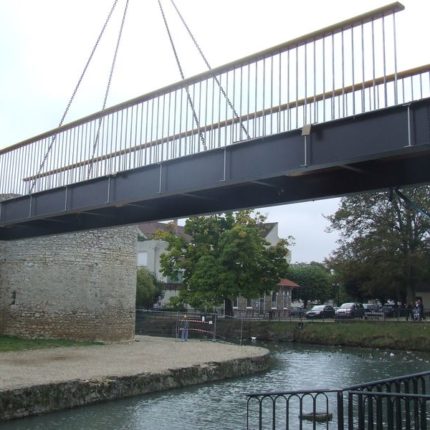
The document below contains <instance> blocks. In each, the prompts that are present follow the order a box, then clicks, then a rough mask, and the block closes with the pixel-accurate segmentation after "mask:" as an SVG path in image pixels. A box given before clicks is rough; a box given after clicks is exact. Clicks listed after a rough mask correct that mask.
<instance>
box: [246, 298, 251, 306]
mask: <svg viewBox="0 0 430 430" xmlns="http://www.w3.org/2000/svg"><path fill="white" fill-rule="evenodd" d="M246 307H247V308H252V299H246Z"/></svg>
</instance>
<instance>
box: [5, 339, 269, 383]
mask: <svg viewBox="0 0 430 430" xmlns="http://www.w3.org/2000/svg"><path fill="white" fill-rule="evenodd" d="M267 352H268V351H267V350H266V349H264V348H259V347H252V346H238V345H230V344H224V343H218V342H210V341H198V340H189V341H188V342H181V341H179V340H176V339H168V338H160V337H150V336H136V339H135V341H133V342H129V343H116V344H110V345H92V346H80V347H67V348H49V349H39V350H28V351H19V352H3V353H0V390H5V389H14V388H22V387H28V386H32V385H39V384H46V383H52V382H62V381H69V380H74V379H81V380H87V379H93V378H100V377H109V376H125V375H133V374H139V373H146V372H151V373H160V372H162V371H165V370H168V369H174V368H182V367H190V366H194V365H201V364H204V363H209V362H223V361H227V360H232V359H237V358H245V357H259V356H263V355H265V354H267Z"/></svg>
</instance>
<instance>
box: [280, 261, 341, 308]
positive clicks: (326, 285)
mask: <svg viewBox="0 0 430 430" xmlns="http://www.w3.org/2000/svg"><path fill="white" fill-rule="evenodd" d="M287 277H288V278H289V279H291V280H292V281H294V282H296V283H297V284H299V285H300V287H301V288H297V289H295V290H293V299H294V300H297V299H301V300H303V303H304V307H307V304H308V301H318V302H321V303H323V302H325V301H326V300H327V299H329V298H331V297H333V295H334V292H333V283H332V276H331V274H330V271H329V269H327V268H326V267H324V265H322V264H321V263H316V262H312V263H309V264H307V263H297V264H292V265H290V266H289V268H288V273H287Z"/></svg>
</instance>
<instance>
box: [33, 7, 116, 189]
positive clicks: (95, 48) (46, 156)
mask: <svg viewBox="0 0 430 430" xmlns="http://www.w3.org/2000/svg"><path fill="white" fill-rule="evenodd" d="M117 3H118V0H114V2H113V4H112V7H111V9H110V11H109V13H108V16H107V18H106V20H105V22H104V24H103V27H102V29H101V31H100V33H99V35H98V37H97V39H96V42H95V44H94V46H93V49H92V50H91V53H90V56H89V57H88V60H87V62H86V64H85V66H84V69H83V71H82V73H81V76H80V77H79V79H78V83H77V84H76V86H75V88H74V90H73V93H72V95H71V97H70V99H69V102H68V103H67V106H66V109H65V111H64V113H63V116H62V117H61V120H60V124H59V125H58V127H61V126H62V125H63V123H64V120H65V118H66V116H67V114H68V112H69V109H70V106H71V105H72V103H73V100H74V98H75V96H76V93H77V92H78V89H79V87H80V85H81V82H82V80H83V78H84V76H85V74H86V72H87V69H88V67H89V65H90V63H91V60H92V59H93V57H94V53H95V52H96V50H97V47H98V46H99V43H100V40H101V38H102V37H103V34H104V32H105V30H106V27H107V25H108V23H109V21H110V19H111V17H112V14H113V12H114V10H115V7H116V5H117ZM55 141H56V135H55V136H53V137H52V139H51V143H50V144H49V146H48V149H47V150H46V154H45V156H44V157H43V160H42V162H41V163H40V166H39V169H38V170H37V173H36V175H35V176H36V178H35V179H34V181H33V182H32V184H31V186H30V190H29V194H31V193H32V191H33V189H34V187H35V185H36V181H37V176H38V175H39V174H40V172H41V171H42V169H43V167H44V165H45V163H46V160H47V159H48V155H49V153H50V152H51V149H52V146H53V145H54V143H55Z"/></svg>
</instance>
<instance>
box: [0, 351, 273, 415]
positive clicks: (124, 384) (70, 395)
mask: <svg viewBox="0 0 430 430" xmlns="http://www.w3.org/2000/svg"><path fill="white" fill-rule="evenodd" d="M269 365H270V357H269V354H268V353H264V354H262V355H260V356H256V357H252V358H251V357H249V358H239V359H233V360H227V361H223V362H212V363H206V364H202V365H194V366H191V367H183V368H176V369H169V370H167V371H163V372H160V373H150V372H145V373H141V374H137V375H130V376H109V377H106V378H98V379H90V380H72V381H66V382H57V383H50V384H44V385H35V386H31V387H25V388H21V389H12V390H3V391H0V422H1V421H6V420H10V419H15V418H22V417H25V416H29V415H40V414H43V413H47V412H53V411H57V410H61V409H69V408H74V407H77V406H83V405H88V404H91V403H96V402H102V401H107V400H116V399H121V398H125V397H130V396H137V395H142V394H148V393H155V392H159V391H165V390H170V389H173V388H182V387H187V386H190V385H196V384H204V383H208V382H213V381H220V380H223V379H228V378H238V377H242V376H247V375H251V374H254V373H258V372H262V371H265V370H267V369H268V368H269Z"/></svg>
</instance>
